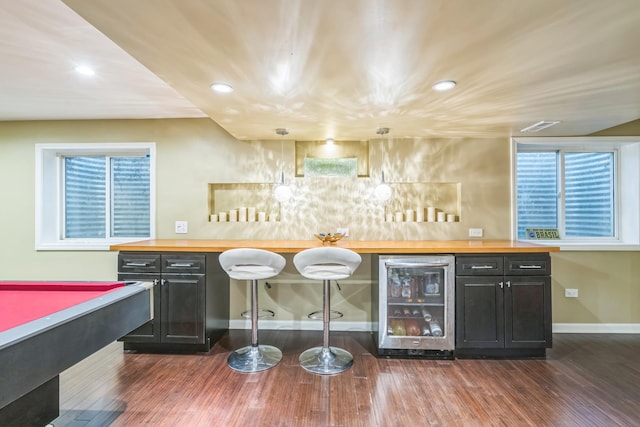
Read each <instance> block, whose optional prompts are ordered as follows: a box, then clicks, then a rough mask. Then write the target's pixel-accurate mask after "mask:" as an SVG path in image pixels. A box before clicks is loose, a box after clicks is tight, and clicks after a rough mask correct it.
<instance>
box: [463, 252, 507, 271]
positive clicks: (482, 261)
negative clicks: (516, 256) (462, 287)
mask: <svg viewBox="0 0 640 427" xmlns="http://www.w3.org/2000/svg"><path fill="white" fill-rule="evenodd" d="M503 272H504V258H503V257H502V256H457V257H456V276H479V275H483V276H495V275H501V274H503Z"/></svg>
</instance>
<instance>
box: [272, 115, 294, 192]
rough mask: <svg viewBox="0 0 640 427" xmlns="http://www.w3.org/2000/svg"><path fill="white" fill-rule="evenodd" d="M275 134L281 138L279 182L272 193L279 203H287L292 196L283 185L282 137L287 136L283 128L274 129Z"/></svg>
mask: <svg viewBox="0 0 640 427" xmlns="http://www.w3.org/2000/svg"><path fill="white" fill-rule="evenodd" d="M276 133H277V134H278V135H280V136H281V137H282V138H281V139H280V182H278V185H277V186H276V189H275V190H274V191H273V196H274V197H275V198H276V200H277V201H278V202H280V203H283V202H287V201H289V199H290V198H291V196H292V195H293V193H292V192H291V188H290V187H289V186H288V185H286V184H285V183H284V136H285V135H288V134H289V131H288V130H287V129H285V128H278V129H276Z"/></svg>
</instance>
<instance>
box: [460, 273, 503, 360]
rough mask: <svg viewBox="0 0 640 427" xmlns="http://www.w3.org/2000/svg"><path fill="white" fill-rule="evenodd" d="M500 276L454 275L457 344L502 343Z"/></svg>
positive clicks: (488, 345) (483, 345)
mask: <svg viewBox="0 0 640 427" xmlns="http://www.w3.org/2000/svg"><path fill="white" fill-rule="evenodd" d="M502 280H503V276H483V277H457V278H456V347H457V348H503V347H504V293H503V290H502V289H501V288H500V286H499V283H500V282H502Z"/></svg>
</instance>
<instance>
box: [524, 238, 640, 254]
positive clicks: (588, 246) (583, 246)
mask: <svg viewBox="0 0 640 427" xmlns="http://www.w3.org/2000/svg"><path fill="white" fill-rule="evenodd" d="M521 241H522V242H527V243H536V244H540V245H547V246H559V247H560V251H564V252H568V251H592V252H606V251H620V252H622V251H640V244H636V243H613V242H611V243H603V242H563V241H561V240H521Z"/></svg>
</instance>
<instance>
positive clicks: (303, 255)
mask: <svg viewBox="0 0 640 427" xmlns="http://www.w3.org/2000/svg"><path fill="white" fill-rule="evenodd" d="M361 261H362V258H361V257H360V255H358V254H357V253H355V252H353V251H351V250H349V249H344V248H337V247H326V248H325V247H322V248H312V249H306V250H304V251H302V252H298V253H297V254H296V255H295V256H294V257H293V263H294V265H295V266H296V268H297V269H298V271H299V272H300V274H301V275H302V276H304V277H306V278H307V279H312V280H340V279H346V278H347V277H349V276H351V275H352V274H353V272H354V271H355V270H356V268H358V266H359V265H360V262H361Z"/></svg>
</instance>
